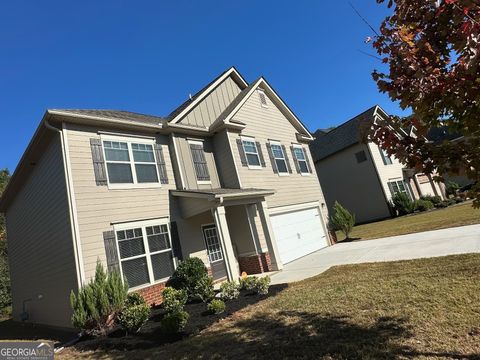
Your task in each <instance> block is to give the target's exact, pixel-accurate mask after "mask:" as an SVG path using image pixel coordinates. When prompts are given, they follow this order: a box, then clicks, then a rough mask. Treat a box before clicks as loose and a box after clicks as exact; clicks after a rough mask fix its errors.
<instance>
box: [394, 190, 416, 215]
mask: <svg viewBox="0 0 480 360" xmlns="http://www.w3.org/2000/svg"><path fill="white" fill-rule="evenodd" d="M392 203H393V206H394V208H395V209H396V210H397V211H398V214H399V215H407V214H411V213H413V212H414V211H415V203H414V202H413V201H412V199H410V197H409V196H408V195H407V194H405V193H400V192H399V193H396V194H395V195H393V196H392Z"/></svg>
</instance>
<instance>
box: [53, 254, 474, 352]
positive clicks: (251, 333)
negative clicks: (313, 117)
mask: <svg viewBox="0 0 480 360" xmlns="http://www.w3.org/2000/svg"><path fill="white" fill-rule="evenodd" d="M479 278H480V254H469V255H456V256H448V257H442V258H432V259H421V260H412V261H398V262H390V263H372V264H360V265H346V266H338V267H334V268H331V269H330V270H328V271H327V272H325V273H323V274H321V275H318V276H316V277H314V278H311V279H308V280H304V281H301V282H298V283H294V284H290V286H288V288H286V289H285V290H283V291H281V292H280V293H278V294H277V295H276V296H272V297H270V298H267V299H265V300H263V301H261V302H260V303H257V304H255V305H252V306H249V307H247V308H245V309H243V310H241V311H239V312H237V313H235V314H234V315H232V316H231V317H229V318H227V319H224V320H222V321H219V322H217V323H215V324H214V325H212V326H211V327H209V328H207V329H205V330H204V331H202V332H201V333H200V334H198V335H196V336H192V337H190V338H188V339H185V340H183V341H180V342H176V343H172V344H169V345H165V346H162V347H158V348H152V349H148V350H142V351H135V352H120V351H110V352H102V351H101V350H98V351H90V352H85V353H80V352H78V351H75V349H69V350H67V351H65V352H64V353H62V354H60V358H82V357H83V358H89V357H91V358H105V359H107V358H111V359H170V358H176V359H225V358H232V359H272V360H273V359H282V358H295V359H297V358H304V359H318V358H326V359H347V358H348V359H350V358H357V359H358V358H362V359H387V358H388V359H392V358H412V357H414V358H420V359H422V358H423V359H430V358H431V359H440V358H454V359H478V358H480V281H478V280H479ZM227 306H228V304H227ZM159 336H160V335H159Z"/></svg>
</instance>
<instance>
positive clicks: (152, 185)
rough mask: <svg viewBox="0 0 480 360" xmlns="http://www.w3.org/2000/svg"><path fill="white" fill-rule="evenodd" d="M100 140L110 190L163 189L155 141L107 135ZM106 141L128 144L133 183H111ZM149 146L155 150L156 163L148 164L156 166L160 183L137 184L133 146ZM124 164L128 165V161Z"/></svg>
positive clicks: (102, 135) (103, 135)
mask: <svg viewBox="0 0 480 360" xmlns="http://www.w3.org/2000/svg"><path fill="white" fill-rule="evenodd" d="M100 140H101V142H102V151H103V158H104V161H105V172H106V174H107V186H108V189H109V190H124V189H148V188H159V187H162V184H161V181H160V174H159V172H158V165H157V154H156V153H155V146H154V145H155V139H152V138H151V139H144V138H138V137H127V136H116V135H110V134H109V135H106V134H100ZM104 141H117V142H126V143H127V148H128V156H129V158H130V161H129V164H130V169H131V171H132V177H133V183H125V184H111V183H110V176H109V174H108V169H107V163H108V162H109V161H107V156H106V153H105V146H104V144H103V142H104ZM132 143H134V144H147V145H152V149H153V157H154V159H155V161H154V162H153V163H148V164H153V165H155V171H156V172H157V179H158V183H138V182H137V172H136V170H135V161H134V159H133V151H132V146H131V144H132ZM122 163H127V162H126V161H124V162H122Z"/></svg>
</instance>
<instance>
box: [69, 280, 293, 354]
mask: <svg viewBox="0 0 480 360" xmlns="http://www.w3.org/2000/svg"><path fill="white" fill-rule="evenodd" d="M286 287H287V285H286V284H280V285H272V286H270V289H269V293H268V294H267V295H256V294H252V293H249V292H246V291H242V292H241V293H240V296H239V297H238V299H235V300H230V301H227V302H226V305H227V306H226V310H225V312H223V313H222V314H218V315H211V314H208V313H207V304H205V303H201V302H200V303H190V304H187V305H186V306H185V311H186V312H188V314H189V315H190V317H189V319H188V323H187V326H186V327H185V330H184V331H183V332H182V333H181V334H178V335H174V336H167V335H165V334H164V333H163V332H162V330H161V328H160V321H161V319H162V317H163V315H164V311H163V309H162V308H161V307H155V308H153V309H152V313H151V316H150V319H149V320H148V322H147V323H146V324H145V325H144V326H143V327H142V329H141V330H140V332H138V333H137V334H135V335H128V336H125V332H124V331H123V330H122V329H120V328H117V329H113V330H112V332H110V333H109V334H108V335H107V336H106V337H102V338H84V339H82V340H81V341H80V342H78V343H77V344H76V345H75V348H76V349H77V350H80V351H86V350H117V351H118V350H120V351H128V350H135V349H142V350H145V349H149V348H152V347H158V346H159V345H163V344H167V343H172V342H175V341H179V340H182V339H183V338H185V337H189V336H194V335H197V334H198V333H199V332H200V331H202V330H203V329H205V328H207V327H209V326H211V325H212V324H213V323H215V322H217V321H219V320H222V319H225V318H227V317H229V316H231V315H233V314H234V313H235V312H237V311H239V310H241V309H243V308H245V307H247V306H249V305H253V304H255V303H258V302H259V301H262V300H264V299H266V298H268V297H271V296H275V295H276V294H278V293H279V292H280V291H282V290H284V289H285V288H286Z"/></svg>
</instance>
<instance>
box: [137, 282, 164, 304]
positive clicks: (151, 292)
mask: <svg viewBox="0 0 480 360" xmlns="http://www.w3.org/2000/svg"><path fill="white" fill-rule="evenodd" d="M165 284H166V283H159V284H155V285H152V286H149V287H146V288H143V289H140V290H136V291H135V292H136V293H139V294H140V295H142V297H143V298H144V299H145V301H146V302H147V304H149V305H152V306H154V305H159V304H161V303H162V301H163V299H162V291H163V289H165Z"/></svg>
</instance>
